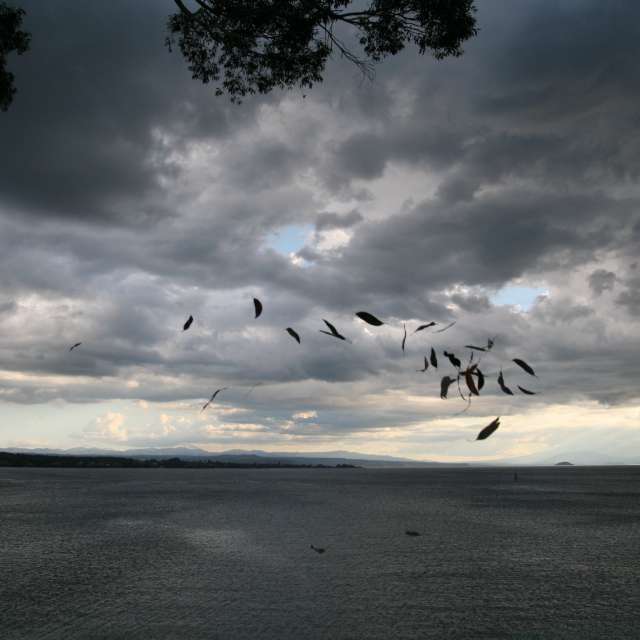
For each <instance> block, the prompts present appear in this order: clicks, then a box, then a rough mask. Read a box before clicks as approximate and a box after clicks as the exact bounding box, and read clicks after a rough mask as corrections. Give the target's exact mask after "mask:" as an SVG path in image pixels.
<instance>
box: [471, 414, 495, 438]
mask: <svg viewBox="0 0 640 640" xmlns="http://www.w3.org/2000/svg"><path fill="white" fill-rule="evenodd" d="M499 426H500V418H499V417H498V418H496V419H495V420H494V421H493V422H491V423H489V424H488V425H487V426H486V427H485V428H484V429H482V431H480V433H479V434H478V436H477V437H476V440H486V439H487V438H488V437H489V436H490V435H491V434H492V433H493V432H494V431H495V430H496V429H497V428H498V427H499Z"/></svg>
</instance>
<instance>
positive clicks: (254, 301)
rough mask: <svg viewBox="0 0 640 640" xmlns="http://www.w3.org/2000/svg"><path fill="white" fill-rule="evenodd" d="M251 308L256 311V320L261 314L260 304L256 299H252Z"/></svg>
mask: <svg viewBox="0 0 640 640" xmlns="http://www.w3.org/2000/svg"><path fill="white" fill-rule="evenodd" d="M253 306H254V307H255V310H256V318H258V317H260V314H261V313H262V302H260V300H258V298H254V299H253Z"/></svg>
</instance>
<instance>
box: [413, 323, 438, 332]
mask: <svg viewBox="0 0 640 640" xmlns="http://www.w3.org/2000/svg"><path fill="white" fill-rule="evenodd" d="M436 324H438V323H437V322H429V323H428V324H421V325H420V326H419V327H418V328H417V329H416V330H415V331H414V332H413V333H418V331H424V330H425V329H428V328H429V327H435V326H436Z"/></svg>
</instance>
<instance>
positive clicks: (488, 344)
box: [487, 338, 494, 351]
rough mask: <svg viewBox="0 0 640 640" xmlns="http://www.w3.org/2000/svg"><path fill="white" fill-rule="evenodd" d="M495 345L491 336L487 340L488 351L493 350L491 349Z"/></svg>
mask: <svg viewBox="0 0 640 640" xmlns="http://www.w3.org/2000/svg"><path fill="white" fill-rule="evenodd" d="M493 345H494V341H493V340H492V339H491V338H489V339H488V340H487V351H491V349H492V348H493Z"/></svg>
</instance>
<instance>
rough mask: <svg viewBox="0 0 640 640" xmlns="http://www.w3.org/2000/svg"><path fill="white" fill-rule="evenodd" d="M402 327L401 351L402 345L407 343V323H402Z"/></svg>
mask: <svg viewBox="0 0 640 640" xmlns="http://www.w3.org/2000/svg"><path fill="white" fill-rule="evenodd" d="M402 324H403V326H404V335H403V336H402V351H404V345H405V344H406V343H407V323H406V322H403V323H402Z"/></svg>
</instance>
